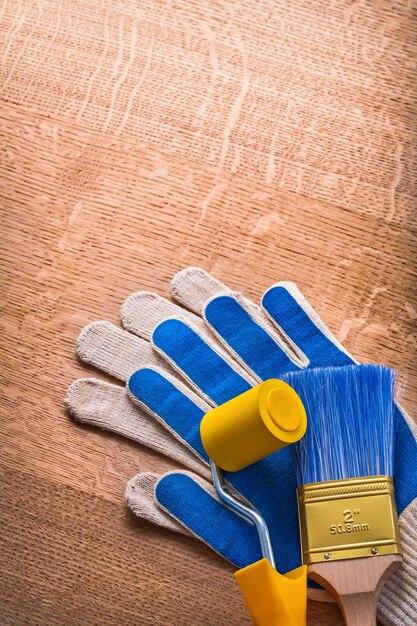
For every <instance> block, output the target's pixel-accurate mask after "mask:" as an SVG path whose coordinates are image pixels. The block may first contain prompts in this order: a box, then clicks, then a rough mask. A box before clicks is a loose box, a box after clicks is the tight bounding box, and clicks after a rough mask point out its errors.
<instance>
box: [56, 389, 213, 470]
mask: <svg viewBox="0 0 417 626" xmlns="http://www.w3.org/2000/svg"><path fill="white" fill-rule="evenodd" d="M66 403H67V406H68V410H69V412H70V414H71V415H72V417H73V418H74V419H75V420H77V421H78V422H82V423H83V424H90V425H92V426H98V427H99V428H104V429H106V430H109V431H111V432H114V433H117V434H118V435H122V436H123V437H127V438H128V439H132V440H133V441H136V442H138V443H140V444H142V445H144V446H146V447H148V448H151V449H152V450H155V451H156V452H159V453H160V454H163V455H164V456H167V457H168V458H170V459H173V460H174V461H177V462H178V463H181V464H182V465H184V466H185V467H187V468H188V469H192V470H194V471H195V472H197V473H198V474H200V475H202V476H206V477H209V476H210V471H209V468H208V467H207V465H206V464H204V463H203V462H202V461H201V460H200V459H199V458H198V457H197V456H196V455H195V454H193V453H192V452H191V451H190V449H189V447H186V446H184V444H183V443H182V442H181V441H179V439H178V437H175V436H174V435H173V434H172V433H171V432H170V431H168V430H167V429H166V428H165V427H164V425H162V424H161V422H160V421H156V420H155V419H154V418H153V417H152V416H151V415H149V414H148V413H146V412H145V411H143V410H142V409H140V408H138V407H137V406H135V405H134V404H132V402H131V401H130V400H129V397H128V395H127V392H126V389H125V388H122V387H119V386H118V385H111V384H110V383H106V382H104V381H100V380H97V379H94V378H84V379H79V380H76V381H75V382H74V383H73V384H72V385H71V387H70V388H69V389H68V393H67V398H66Z"/></svg>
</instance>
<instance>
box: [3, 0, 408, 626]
mask: <svg viewBox="0 0 417 626" xmlns="http://www.w3.org/2000/svg"><path fill="white" fill-rule="evenodd" d="M0 19H1V21H0V35H1V38H2V41H3V44H4V48H3V53H2V61H3V62H2V79H1V81H0V84H1V93H0V98H1V109H0V147H1V154H2V156H1V163H0V193H1V199H2V232H1V237H2V249H1V256H2V280H3V290H4V295H3V302H4V305H3V314H2V334H3V337H2V347H1V350H2V392H1V393H2V401H1V415H2V418H1V425H0V430H1V435H0V442H1V443H0V448H1V461H0V468H1V476H2V477H1V490H2V500H1V501H2V506H1V516H2V533H1V535H2V537H1V541H2V548H1V559H0V561H1V562H0V581H1V585H0V588H1V591H0V597H1V602H0V622H1V623H4V624H13V625H20V624H42V625H45V624H59V625H61V624H80V625H81V624H83V625H84V624H103V623H106V624H117V625H120V624H132V623H134V624H138V625H140V626H147V625H149V626H151V625H152V626H153V625H158V626H175V625H178V626H197V625H199V626H201V625H202V626H221V625H222V624H225V625H226V624H228V625H229V626H231V625H236V626H237V625H239V626H241V625H243V624H249V623H250V621H249V619H248V617H247V615H246V613H245V610H244V607H243V605H242V601H241V599H240V597H239V594H238V591H237V588H236V586H235V583H234V581H233V578H232V571H233V569H232V568H231V566H229V565H227V564H226V563H224V562H223V560H222V559H221V558H220V557H218V556H217V555H215V554H212V553H211V552H210V550H209V549H208V548H207V547H205V546H202V545H200V544H198V543H197V542H196V541H194V540H192V539H188V538H184V537H182V538H181V537H177V536H175V535H174V534H171V533H169V532H166V531H162V530H159V529H156V528H154V527H151V526H150V525H145V524H143V523H142V524H141V523H139V522H138V521H137V520H136V519H135V518H134V517H133V516H132V515H131V514H129V512H128V511H126V509H125V506H124V503H123V492H124V488H125V484H126V481H127V480H128V479H129V478H130V477H132V476H133V475H134V474H135V473H137V472H139V471H142V470H144V471H145V470H153V471H159V472H163V471H165V470H168V469H170V468H171V467H172V466H173V465H172V463H170V462H169V460H167V459H165V458H162V457H159V456H157V455H156V454H154V453H152V452H150V451H148V450H146V449H145V448H143V447H140V446H138V445H135V444H133V443H131V442H128V441H125V440H123V439H122V438H117V437H115V436H112V435H108V434H106V433H103V432H96V431H94V430H93V429H86V428H82V427H80V426H77V425H75V424H74V423H72V422H71V420H70V419H69V418H68V416H67V414H66V411H65V407H64V403H63V399H64V397H65V393H66V389H67V387H68V385H69V384H70V383H71V382H72V380H73V379H74V378H76V377H78V376H86V375H96V373H95V372H93V371H92V370H91V369H90V370H89V369H88V368H86V367H84V366H82V365H81V364H80V363H79V362H78V361H77V360H76V358H75V355H74V343H75V340H76V337H77V335H78V333H79V331H80V329H81V328H82V326H83V325H85V324H87V323H88V322H90V321H92V320H94V319H108V320H111V321H113V322H115V323H117V322H118V315H119V306H120V304H121V303H122V302H123V300H124V299H125V298H126V297H127V295H129V294H130V293H131V292H133V291H136V290H139V289H149V290H156V291H158V292H160V293H162V294H163V295H168V282H169V279H170V278H171V276H172V275H173V273H174V272H175V271H176V270H178V269H180V268H182V267H184V266H186V265H201V266H202V267H204V268H205V269H207V270H209V271H210V272H212V273H213V274H215V275H216V276H217V277H218V278H220V279H221V280H222V281H224V282H227V283H228V284H230V285H231V286H233V287H234V288H236V289H241V290H244V291H245V293H246V294H247V295H249V296H250V297H252V298H255V299H259V297H260V295H261V294H262V292H263V290H264V289H265V288H267V287H268V286H269V285H270V284H271V283H273V282H275V281H277V280H282V279H287V280H295V281H296V282H297V283H298V285H299V287H300V288H301V289H302V290H303V291H304V293H305V294H306V296H307V297H308V298H309V300H310V301H311V303H312V304H313V306H314V307H315V308H316V309H317V310H318V311H319V312H320V314H321V315H322V316H323V318H324V320H325V321H326V323H328V325H329V326H330V328H331V329H332V330H333V331H334V332H335V333H336V334H337V336H338V337H339V339H341V340H342V341H343V342H344V344H345V345H346V346H347V348H348V349H349V350H351V351H352V352H353V354H354V355H355V356H356V357H357V358H358V359H363V360H365V361H369V360H377V361H381V362H385V363H388V364H390V365H392V366H395V367H398V368H399V370H400V373H401V376H402V377H403V378H404V379H405V378H407V387H406V388H405V390H404V405H405V406H406V408H410V409H411V399H412V398H413V397H415V394H416V390H417V376H416V374H415V368H414V364H415V357H416V339H415V331H416V319H417V293H416V291H417V283H416V271H415V264H414V259H415V253H416V219H415V218H416V212H415V209H416V204H415V200H413V191H414V190H413V184H414V183H413V180H415V162H414V161H413V151H412V145H413V142H414V139H415V135H416V128H415V122H414V118H413V106H412V103H413V98H415V94H416V80H415V74H414V73H413V71H412V66H413V58H414V57H415V53H414V48H413V46H414V41H415V40H416V36H415V35H416V31H417V26H416V22H415V21H412V19H411V4H410V3H406V2H404V3H403V4H402V3H396V4H395V6H394V4H392V5H391V4H390V3H386V2H380V3H378V2H376V3H373V5H372V6H371V7H370V6H362V4H361V3H356V4H353V5H351V4H350V3H347V2H346V3H344V2H341V3H338V4H337V5H335V6H333V5H332V6H330V5H329V4H328V3H327V2H318V3H312V4H311V5H310V3H308V2H301V3H296V4H295V5H294V3H288V4H286V3H282V5H279V6H275V5H272V4H271V6H269V3H266V2H265V3H263V2H255V0H253V2H252V1H250V0H245V1H244V2H242V3H234V2H230V3H224V4H222V5H220V4H219V3H217V2H214V0H213V1H211V0H210V2H208V3H204V5H203V3H200V2H197V0H196V2H190V3H175V2H174V3H168V2H164V1H163V2H158V3H155V2H151V1H150V0H149V1H148V2H143V3H140V4H139V3H136V2H133V1H132V2H122V0H120V1H116V0H114V2H113V3H111V4H110V3H104V2H100V3H99V2H95V1H93V0H90V1H87V0H85V1H82V2H81V1H78V2H74V1H73V0H64V1H62V2H61V1H58V0H57V1H56V2H54V1H52V0H51V1H49V2H39V3H33V2H31V1H30V0H21V1H14V0H11V1H9V2H5V3H4V5H3V6H2V7H1V8H0ZM309 616H310V617H309V623H311V624H315V625H319V624H326V625H327V626H335V625H337V624H341V623H342V622H341V618H340V616H339V613H338V610H337V608H336V607H334V606H331V605H320V606H319V605H317V604H315V603H311V605H310V606H309Z"/></svg>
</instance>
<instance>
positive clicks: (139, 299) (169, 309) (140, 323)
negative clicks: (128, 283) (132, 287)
mask: <svg viewBox="0 0 417 626" xmlns="http://www.w3.org/2000/svg"><path fill="white" fill-rule="evenodd" d="M120 317H121V321H122V325H123V327H124V328H126V330H129V331H130V332H131V333H134V334H135V335H138V337H142V338H143V339H146V340H147V341H151V339H152V334H153V331H154V329H155V328H156V326H158V324H160V323H161V322H163V321H164V320H166V319H168V318H171V317H172V318H175V319H178V320H182V321H183V322H185V323H186V324H191V325H192V326H194V327H196V328H198V329H199V330H200V331H204V330H205V324H204V320H202V318H201V317H199V316H198V315H194V313H190V311H187V310H186V309H183V308H182V307H180V306H178V305H177V304H174V303H173V302H170V301H169V300H167V299H166V298H163V297H162V296H160V295H159V294H157V293H152V292H150V291H138V292H137V293H134V294H132V295H131V296H129V297H128V298H127V300H125V302H124V303H123V304H122V306H121V309H120Z"/></svg>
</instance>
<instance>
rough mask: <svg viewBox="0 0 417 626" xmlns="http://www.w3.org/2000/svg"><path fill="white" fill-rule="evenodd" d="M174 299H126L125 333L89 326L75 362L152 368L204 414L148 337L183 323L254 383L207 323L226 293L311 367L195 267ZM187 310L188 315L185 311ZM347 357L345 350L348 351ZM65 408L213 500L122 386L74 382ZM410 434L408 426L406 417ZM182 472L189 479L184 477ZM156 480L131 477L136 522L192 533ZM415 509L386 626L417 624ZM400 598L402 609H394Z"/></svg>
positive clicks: (256, 314)
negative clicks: (168, 506)
mask: <svg viewBox="0 0 417 626" xmlns="http://www.w3.org/2000/svg"><path fill="white" fill-rule="evenodd" d="M279 284H281V285H283V286H285V287H286V288H287V289H288V290H289V291H290V293H291V294H292V295H293V297H294V298H295V299H296V300H297V301H298V303H299V304H300V306H302V307H303V309H304V310H305V312H306V313H307V315H309V317H310V318H311V319H312V320H313V322H314V323H315V325H316V326H317V327H318V328H320V330H321V331H322V332H323V333H324V334H325V335H326V336H327V337H328V338H329V339H330V340H331V341H332V342H333V343H334V344H335V345H337V347H338V348H339V349H341V350H343V351H345V350H344V348H343V347H342V346H341V344H340V343H339V342H338V341H337V339H336V338H335V337H334V335H333V334H332V333H331V332H330V331H329V329H328V328H327V327H326V326H325V325H324V323H323V322H322V320H321V319H320V318H319V316H318V315H317V313H316V312H315V311H314V310H313V309H312V308H311V306H310V305H309V303H308V302H307V301H306V300H305V298H304V296H303V295H302V294H301V292H300V291H299V290H298V288H297V287H296V285H295V284H294V283H288V282H285V283H279ZM171 288H172V295H173V297H174V298H175V299H176V300H177V301H178V302H179V303H180V304H181V305H183V306H178V305H176V304H174V303H172V302H170V301H168V300H165V299H164V298H162V297H161V296H159V295H157V294H153V293H150V292H139V293H136V294H133V295H132V296H130V297H129V298H128V299H127V300H126V302H125V303H124V304H123V306H122V308H121V319H122V325H123V329H120V328H118V327H116V326H114V325H113V324H110V323H108V322H94V323H93V324H90V325H89V326H87V327H86V328H85V329H84V330H83V331H82V332H81V334H80V337H79V339H78V343H77V351H78V355H79V357H80V358H81V359H82V360H83V361H85V362H86V363H88V364H90V365H93V366H95V367H96V368H97V369H99V370H101V371H103V372H106V373H107V374H110V375H111V376H114V377H115V378H117V379H118V380H120V381H121V382H126V381H127V380H128V378H129V377H130V376H131V374H133V372H135V371H136V370H138V369H140V368H141V367H152V368H153V369H156V370H159V371H160V372H161V374H163V375H164V376H165V377H166V378H169V379H170V380H171V382H173V384H175V385H176V386H177V387H178V388H179V389H180V390H181V391H182V392H183V393H185V394H186V395H188V396H189V397H190V398H191V399H192V400H193V401H194V402H196V404H197V405H198V406H199V407H201V408H202V409H203V410H204V411H206V410H208V409H209V408H210V406H211V404H212V403H211V400H210V399H209V398H206V397H204V394H202V392H201V390H200V389H198V388H197V387H196V386H195V384H194V383H193V382H192V381H190V380H189V379H187V377H186V376H185V375H184V373H183V372H182V371H181V370H179V369H178V367H177V365H176V364H175V363H174V362H172V360H170V359H169V358H168V357H167V355H166V354H164V353H163V352H161V351H159V353H158V351H157V350H156V349H155V347H154V346H153V344H152V334H153V331H154V329H155V328H156V326H157V325H158V324H159V323H161V322H162V321H164V320H166V319H170V318H176V319H181V320H182V321H184V322H185V323H186V324H188V325H189V326H191V327H192V328H193V329H194V331H195V332H197V333H198V334H199V335H200V336H201V337H202V338H203V339H204V340H205V341H206V342H207V343H208V344H210V345H211V346H212V347H213V349H214V350H216V351H217V352H218V353H219V354H220V355H221V356H222V357H223V358H224V359H225V360H226V361H227V362H228V363H229V364H230V365H231V367H233V368H234V369H235V370H236V371H237V372H238V373H239V374H240V375H241V376H243V377H244V378H246V380H248V382H250V383H251V384H256V383H257V382H258V377H257V376H256V375H255V374H254V372H252V371H251V370H249V369H248V367H247V365H246V364H245V363H244V362H243V361H241V359H240V358H239V357H238V356H237V355H236V354H235V353H234V352H233V351H232V350H231V349H230V347H229V346H228V345H227V344H226V343H225V342H224V341H223V339H222V338H221V337H219V336H218V335H216V333H215V332H214V330H213V329H212V328H211V327H209V325H208V323H207V322H206V320H205V317H204V311H205V307H206V306H207V303H208V302H209V301H210V300H211V299H212V298H213V297H216V296H218V295H220V294H228V295H231V296H232V297H235V298H236V300H237V301H238V302H239V303H240V304H241V305H242V306H243V307H244V308H245V309H246V310H247V311H248V313H249V314H250V315H251V316H252V317H253V318H254V320H255V321H256V322H257V323H258V324H259V325H260V326H262V327H263V328H264V329H265V330H266V331H267V332H268V333H269V334H270V335H271V336H272V338H273V339H274V340H275V341H276V342H277V344H278V345H279V346H280V347H281V348H282V349H283V350H284V352H285V353H286V354H287V355H288V356H289V358H290V359H292V360H293V362H294V363H295V364H296V365H297V366H298V367H303V366H305V365H307V364H308V359H307V357H306V356H305V355H304V354H303V353H302V352H301V350H300V349H299V348H298V347H297V346H296V345H294V343H293V342H292V341H291V339H290V338H289V337H288V336H287V335H286V334H285V333H284V332H283V330H282V329H280V328H278V327H277V325H276V324H275V323H273V321H272V320H271V319H269V317H268V315H267V314H266V313H265V312H264V311H263V309H262V308H261V307H260V306H258V305H256V304H254V303H252V302H251V301H249V300H248V299H247V298H245V297H244V296H242V295H241V294H237V293H235V292H233V291H232V290H230V289H229V288H228V287H226V286H225V285H223V284H222V283H220V282H219V281H217V280H216V279H215V278H214V277H212V276H210V275H209V274H207V272H205V271H204V270H202V269H200V268H187V269H185V270H183V271H181V272H179V273H178V274H177V275H176V276H175V277H174V279H173V280H172V283H171ZM183 307H186V308H183ZM345 352H346V351H345ZM67 403H68V407H69V410H70V412H71V414H72V415H73V416H74V418H75V419H77V420H78V421H81V422H84V423H88V424H93V425H95V426H99V427H101V428H105V429H107V430H111V431H113V432H116V433H119V434H122V435H124V436H126V437H129V438H130V439H133V440H135V441H137V442H139V443H141V444H143V445H146V446H148V447H150V448H152V449H154V450H157V451H158V452H161V453H163V454H165V455H166V456H167V457H169V458H172V459H174V460H176V461H178V462H180V463H181V464H182V465H184V466H185V467H186V468H187V470H192V471H193V474H191V475H192V476H193V478H194V480H197V481H198V483H199V484H200V486H201V487H202V488H204V489H206V490H207V491H208V492H209V493H210V494H211V495H215V494H214V491H213V488H212V485H211V484H210V483H209V482H207V480H206V479H208V480H210V472H209V469H208V467H207V465H206V464H205V463H204V462H203V461H202V460H201V459H200V458H199V457H198V456H197V455H196V453H195V451H193V450H191V449H190V448H189V447H188V445H186V444H185V442H183V441H182V440H180V439H179V438H178V435H177V434H176V433H174V432H173V431H170V430H168V428H167V426H166V425H165V424H162V423H161V422H160V421H159V418H158V416H157V415H156V414H154V413H152V412H150V410H149V408H148V407H146V406H143V405H141V404H140V403H139V402H138V401H135V404H133V403H132V402H131V400H130V399H129V395H128V392H127V391H126V390H125V388H124V387H121V386H117V385H111V384H109V383H107V382H104V381H99V380H97V379H81V380H79V381H76V382H75V383H74V384H73V385H72V386H71V387H70V390H69V392H68V396H67ZM406 419H407V420H408V422H409V424H410V426H411V427H412V428H413V430H414V432H416V431H415V425H414V423H413V422H412V420H411V419H410V418H409V417H408V416H406ZM187 473H190V472H189V471H188V472H187ZM159 478H160V477H159V476H158V475H157V474H154V473H142V474H138V475H137V476H135V477H134V478H133V479H132V480H131V481H130V482H129V483H128V486H127V489H126V495H125V497H126V502H127V504H128V506H129V508H130V509H131V510H132V511H133V512H134V513H135V514H136V515H138V517H141V518H143V519H146V520H148V521H151V522H153V523H155V524H158V525H160V526H163V527H165V528H169V529H170V530H172V531H175V532H182V533H184V534H190V531H189V530H188V529H184V526H183V525H182V524H181V523H180V522H179V521H178V520H175V519H174V518H173V517H172V516H171V515H170V514H169V513H168V512H167V511H163V510H162V509H161V507H160V505H159V504H158V503H157V501H156V499H155V495H154V490H155V485H156V484H157V481H158V480H159ZM416 513H417V503H416V501H414V502H413V503H412V504H410V505H409V507H408V508H407V510H406V511H404V512H403V514H402V515H401V518H400V530H401V536H402V544H403V550H404V566H403V567H402V568H401V569H400V570H399V571H398V572H397V573H396V574H395V575H394V576H393V577H392V578H391V580H390V581H389V582H388V583H387V584H386V586H385V587H384V589H383V592H382V594H381V600H380V603H379V609H378V610H379V619H380V620H381V622H383V623H384V624H386V625H387V626H391V625H392V626H394V625H395V626H398V625H399V624H401V625H402V626H412V625H414V624H416V623H417V602H416V600H415V595H416V594H415V589H416V587H417V563H416V554H417V530H416V523H415V520H416ZM309 597H310V598H312V599H315V600H321V601H331V597H330V596H329V594H327V592H325V591H320V590H309ZM398 599H400V600H401V602H400V603H399V602H398Z"/></svg>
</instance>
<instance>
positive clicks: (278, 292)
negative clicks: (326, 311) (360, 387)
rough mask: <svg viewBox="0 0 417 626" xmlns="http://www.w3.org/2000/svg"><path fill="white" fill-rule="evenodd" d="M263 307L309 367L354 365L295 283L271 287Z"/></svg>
mask: <svg viewBox="0 0 417 626" xmlns="http://www.w3.org/2000/svg"><path fill="white" fill-rule="evenodd" d="M262 307H263V309H264V311H265V313H266V314H267V315H268V316H269V318H270V319H271V321H272V322H273V323H274V324H276V325H277V327H278V328H279V329H280V330H281V331H282V333H284V335H285V336H287V337H289V338H291V340H292V341H293V342H294V343H295V344H296V345H297V346H298V348H299V349H300V350H302V352H303V353H304V354H305V355H306V357H307V358H308V360H309V362H310V366H311V367H326V366H342V365H349V364H352V363H354V360H353V359H352V357H351V356H350V355H349V354H348V353H347V351H346V350H345V348H344V347H343V346H342V344H341V343H339V341H338V340H337V339H336V337H335V336H334V335H333V334H332V333H331V332H330V330H329V329H328V328H327V326H326V325H325V324H324V322H323V321H322V320H321V319H320V317H319V316H318V315H317V313H316V312H315V311H314V309H313V308H312V307H311V306H310V304H309V303H308V302H307V300H306V299H305V298H304V296H303V295H302V293H301V292H300V291H299V289H298V287H297V285H295V283H291V282H282V283H277V284H276V285H273V286H272V287H271V288H270V289H268V290H267V291H266V292H265V293H264V295H263V297H262Z"/></svg>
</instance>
